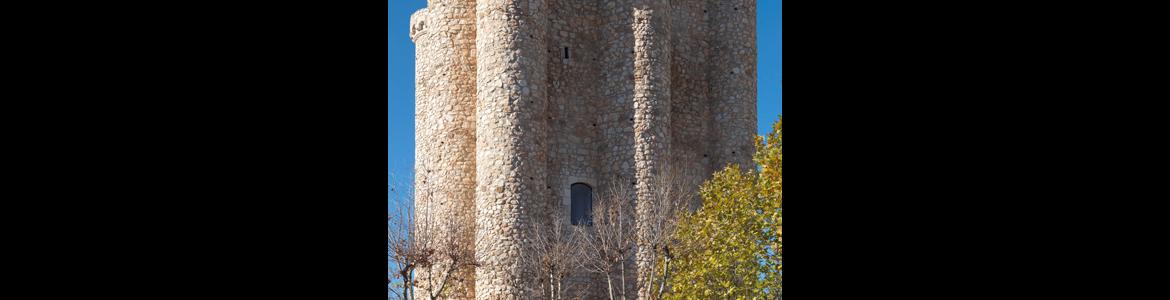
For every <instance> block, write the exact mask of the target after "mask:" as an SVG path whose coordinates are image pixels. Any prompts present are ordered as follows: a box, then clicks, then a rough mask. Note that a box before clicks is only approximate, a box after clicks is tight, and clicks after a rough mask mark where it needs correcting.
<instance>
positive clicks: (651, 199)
mask: <svg viewBox="0 0 1170 300" xmlns="http://www.w3.org/2000/svg"><path fill="white" fill-rule="evenodd" d="M670 16H671V15H670V2H669V1H668V0H635V1H634V24H633V28H634V29H633V31H634V164H635V168H636V169H637V172H636V175H635V176H636V183H637V184H636V186H635V191H636V193H637V198H636V199H637V200H636V201H637V202H636V203H635V210H636V217H637V221H638V222H637V236H638V246H637V250H636V251H637V252H636V254H635V261H636V265H637V270H638V273H637V291H638V298H639V299H652V296H651V294H650V291H652V287H653V284H652V282H649V279H650V277H649V276H648V275H649V274H651V273H653V272H654V249H653V245H650V244H647V241H648V240H649V239H650V238H651V237H652V236H653V235H654V233H655V231H657V230H659V229H660V228H657V226H656V222H651V221H652V220H654V219H656V218H655V216H654V214H655V213H656V208H657V207H658V206H659V205H661V204H660V203H658V201H662V200H664V199H658V197H655V195H654V193H655V190H656V189H657V188H658V187H657V186H656V185H657V184H661V183H662V182H660V176H663V175H665V174H664V172H663V171H664V170H666V169H668V166H666V164H667V162H668V161H669V159H670V153H669V152H668V151H669V149H670V131H671V127H670V112H671V105H670V73H671V72H670V64H671V59H670V54H671V48H670Z"/></svg>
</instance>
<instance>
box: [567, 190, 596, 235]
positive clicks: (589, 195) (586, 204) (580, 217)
mask: <svg viewBox="0 0 1170 300" xmlns="http://www.w3.org/2000/svg"><path fill="white" fill-rule="evenodd" d="M571 191H572V193H571V195H570V197H571V200H570V201H571V202H572V209H573V213H572V219H570V220H571V222H572V223H573V225H592V224H593V188H592V187H589V185H587V184H584V183H574V184H573V185H572V187H571Z"/></svg>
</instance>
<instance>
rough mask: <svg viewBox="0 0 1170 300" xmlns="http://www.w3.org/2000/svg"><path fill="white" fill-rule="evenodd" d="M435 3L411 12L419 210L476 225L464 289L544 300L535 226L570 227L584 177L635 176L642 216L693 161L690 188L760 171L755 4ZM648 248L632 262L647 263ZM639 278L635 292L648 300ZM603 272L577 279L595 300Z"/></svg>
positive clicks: (485, 295)
mask: <svg viewBox="0 0 1170 300" xmlns="http://www.w3.org/2000/svg"><path fill="white" fill-rule="evenodd" d="M428 2H429V3H428V8H426V9H423V10H421V11H419V12H417V13H415V15H413V16H412V17H411V37H412V39H413V40H414V42H415V45H416V60H417V61H416V71H415V72H416V119H415V120H416V129H417V132H416V134H415V140H416V143H417V150H416V153H415V155H416V166H415V174H416V175H415V178H416V182H415V185H416V209H417V210H418V212H419V213H420V214H424V215H428V216H429V217H435V218H440V219H448V220H452V221H451V222H440V223H442V224H444V225H443V226H444V227H443V228H444V230H445V231H447V232H453V231H454V228H471V229H473V232H474V235H473V236H469V237H467V239H468V243H474V247H475V251H476V257H477V259H478V260H479V262H480V264H481V265H480V266H479V267H478V268H476V269H475V271H474V274H473V276H472V275H471V274H467V276H468V277H474V278H473V280H474V284H471V282H468V283H467V284H466V286H465V287H464V288H463V289H462V291H466V292H465V293H460V294H458V295H456V296H457V297H465V298H472V297H474V298H475V299H532V298H538V297H539V296H540V295H541V294H540V293H536V289H538V287H536V286H535V284H534V283H535V280H534V278H532V271H531V270H525V268H524V267H523V265H522V262H521V261H520V257H521V252H522V251H524V249H525V248H524V245H525V244H524V243H526V242H527V240H526V237H525V233H526V232H528V230H529V228H530V227H531V226H532V225H533V224H536V223H537V222H539V223H543V224H545V225H552V224H560V225H562V226H571V225H569V222H568V220H554V219H550V218H549V216H550V215H553V212H555V211H557V210H560V212H562V213H564V215H568V213H569V200H568V194H569V193H568V187H569V186H570V185H572V184H574V183H586V184H588V185H590V186H591V187H593V188H594V194H595V201H598V200H599V198H600V196H601V195H603V194H605V193H606V191H607V189H608V187H610V186H611V185H612V184H622V185H627V186H633V187H634V189H632V191H634V193H635V194H634V195H629V196H631V198H635V203H634V207H635V210H636V211H637V212H646V211H648V210H647V209H645V208H646V207H645V205H647V204H648V203H647V202H645V201H638V200H636V199H644V198H646V195H647V194H648V191H650V190H652V189H653V188H654V187H653V184H654V182H653V181H652V180H650V179H651V178H653V177H654V176H657V175H660V174H661V173H662V172H667V171H669V170H673V171H678V170H682V171H685V173H686V174H687V176H686V177H684V178H682V179H683V180H685V181H686V182H688V184H689V185H690V186H691V188H692V191H693V190H694V188H697V186H698V184H700V183H701V182H702V181H703V180H705V179H707V178H709V177H710V174H711V172H713V171H716V170H719V169H721V168H722V167H723V166H725V165H727V164H729V163H737V164H740V165H742V166H745V167H750V165H749V164H750V163H751V153H752V151H754V147H753V141H754V140H753V138H754V136H755V128H756V127H755V126H756V98H755V97H756V45H755V43H756V40H755V39H756V36H755V31H754V28H755V22H756V20H755V9H756V8H755V0H430V1H428ZM566 52H567V53H566ZM470 191H474V192H473V193H472V192H470ZM423 203H425V204H426V205H423ZM461 208H464V209H471V210H473V212H474V213H473V215H472V216H459V215H455V212H456V211H460V209H461ZM636 215H637V216H638V217H639V218H648V217H649V216H645V215H643V214H641V213H636ZM460 217H470V219H473V220H474V221H470V219H467V218H464V219H465V220H467V221H458V220H459V218H460ZM639 234H641V233H639ZM649 250H650V249H643V248H639V249H638V252H637V253H638V254H637V259H636V262H635V261H631V262H630V264H631V265H630V266H629V268H628V269H630V270H634V269H635V268H643V269H645V268H649V267H652V266H653V263H652V262H650V261H648V259H647V258H648V257H649V254H650V252H649ZM630 273H631V274H630V275H631V276H632V275H633V273H635V272H632V271H631V272H630ZM637 279H638V278H630V279H629V280H627V281H628V282H629V284H630V285H632V286H630V287H627V289H628V290H633V291H641V293H639V294H642V297H639V298H645V296H644V293H645V292H646V291H647V289H646V287H647V286H646V285H645V284H644V283H641V282H639V281H638V280H637ZM600 280H601V277H600V276H598V275H597V274H592V273H589V272H586V271H584V270H581V271H578V272H573V273H572V275H571V276H570V278H569V280H568V282H567V283H568V284H569V285H570V289H573V290H578V291H580V290H584V294H579V296H581V297H582V298H583V299H595V298H600V297H603V295H604V294H605V293H606V292H605V284H604V283H603V282H600ZM639 287H641V288H639ZM629 297H631V298H633V297H635V295H629Z"/></svg>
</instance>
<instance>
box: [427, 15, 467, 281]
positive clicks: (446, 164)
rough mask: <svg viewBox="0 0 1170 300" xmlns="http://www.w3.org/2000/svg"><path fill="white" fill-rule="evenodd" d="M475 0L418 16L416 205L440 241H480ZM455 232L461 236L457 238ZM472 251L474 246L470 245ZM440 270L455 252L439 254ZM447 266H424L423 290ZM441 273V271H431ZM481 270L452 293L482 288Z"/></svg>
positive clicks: (461, 274)
mask: <svg viewBox="0 0 1170 300" xmlns="http://www.w3.org/2000/svg"><path fill="white" fill-rule="evenodd" d="M473 2H474V0H431V1H430V3H429V6H428V7H427V8H424V9H422V10H420V11H418V12H416V13H415V14H414V15H412V16H411V39H412V40H413V41H414V43H415V142H416V148H415V158H416V160H415V166H414V173H415V176H414V178H415V182H414V185H415V195H414V199H415V211H416V213H417V216H418V218H417V223H419V224H418V225H419V228H418V230H422V231H427V232H426V233H421V235H420V236H426V237H429V238H431V239H432V242H433V244H438V246H437V247H441V248H444V250H450V248H451V247H450V246H451V245H442V243H446V242H447V241H455V243H458V244H459V245H454V246H457V247H467V249H468V250H470V249H473V246H471V245H472V243H474V233H475V231H474V229H473V228H470V227H469V226H471V225H472V224H471V223H472V220H474V217H475V216H474V214H475V193H474V190H475V160H474V157H475V99H476V97H475V92H476V91H475V23H474V21H475V7H474V5H473ZM449 238H453V239H454V240H449ZM468 254H469V255H470V253H468ZM438 259H439V260H437V261H436V264H435V267H434V268H433V269H435V270H442V269H445V268H446V266H449V263H450V262H449V260H446V259H443V258H438ZM440 273H441V272H436V273H430V270H426V269H420V270H419V272H417V273H416V277H417V278H419V284H420V286H419V290H418V293H419V294H420V295H421V294H429V293H430V292H431V291H430V289H431V288H432V286H431V285H437V284H438V281H441V278H440V276H442V274H440ZM431 275H435V276H431ZM473 276H474V270H473V269H471V268H466V269H462V270H459V271H457V272H456V274H455V276H453V278H454V280H453V281H452V282H450V283H449V284H448V287H447V288H446V290H445V292H444V294H445V297H447V298H452V299H469V298H472V297H474V295H475V285H474V280H473V279H472V277H473Z"/></svg>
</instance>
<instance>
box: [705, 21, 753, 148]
mask: <svg viewBox="0 0 1170 300" xmlns="http://www.w3.org/2000/svg"><path fill="white" fill-rule="evenodd" d="M708 7H709V9H710V10H711V21H710V23H709V24H710V25H709V26H710V28H711V38H712V41H711V44H712V48H711V59H709V61H710V62H711V70H710V73H709V81H710V82H711V96H712V98H713V101H712V102H711V105H712V108H711V109H712V123H711V124H712V129H713V135H712V136H713V137H715V148H714V151H712V152H714V153H715V155H716V157H715V159H714V160H712V161H713V162H714V163H715V165H714V166H712V167H713V168H715V169H716V170H719V169H722V168H723V167H725V166H726V165H727V164H739V165H740V167H742V168H744V169H748V168H752V167H753V166H754V165H753V164H752V153H754V152H755V146H754V144H755V136H756V0H708Z"/></svg>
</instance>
